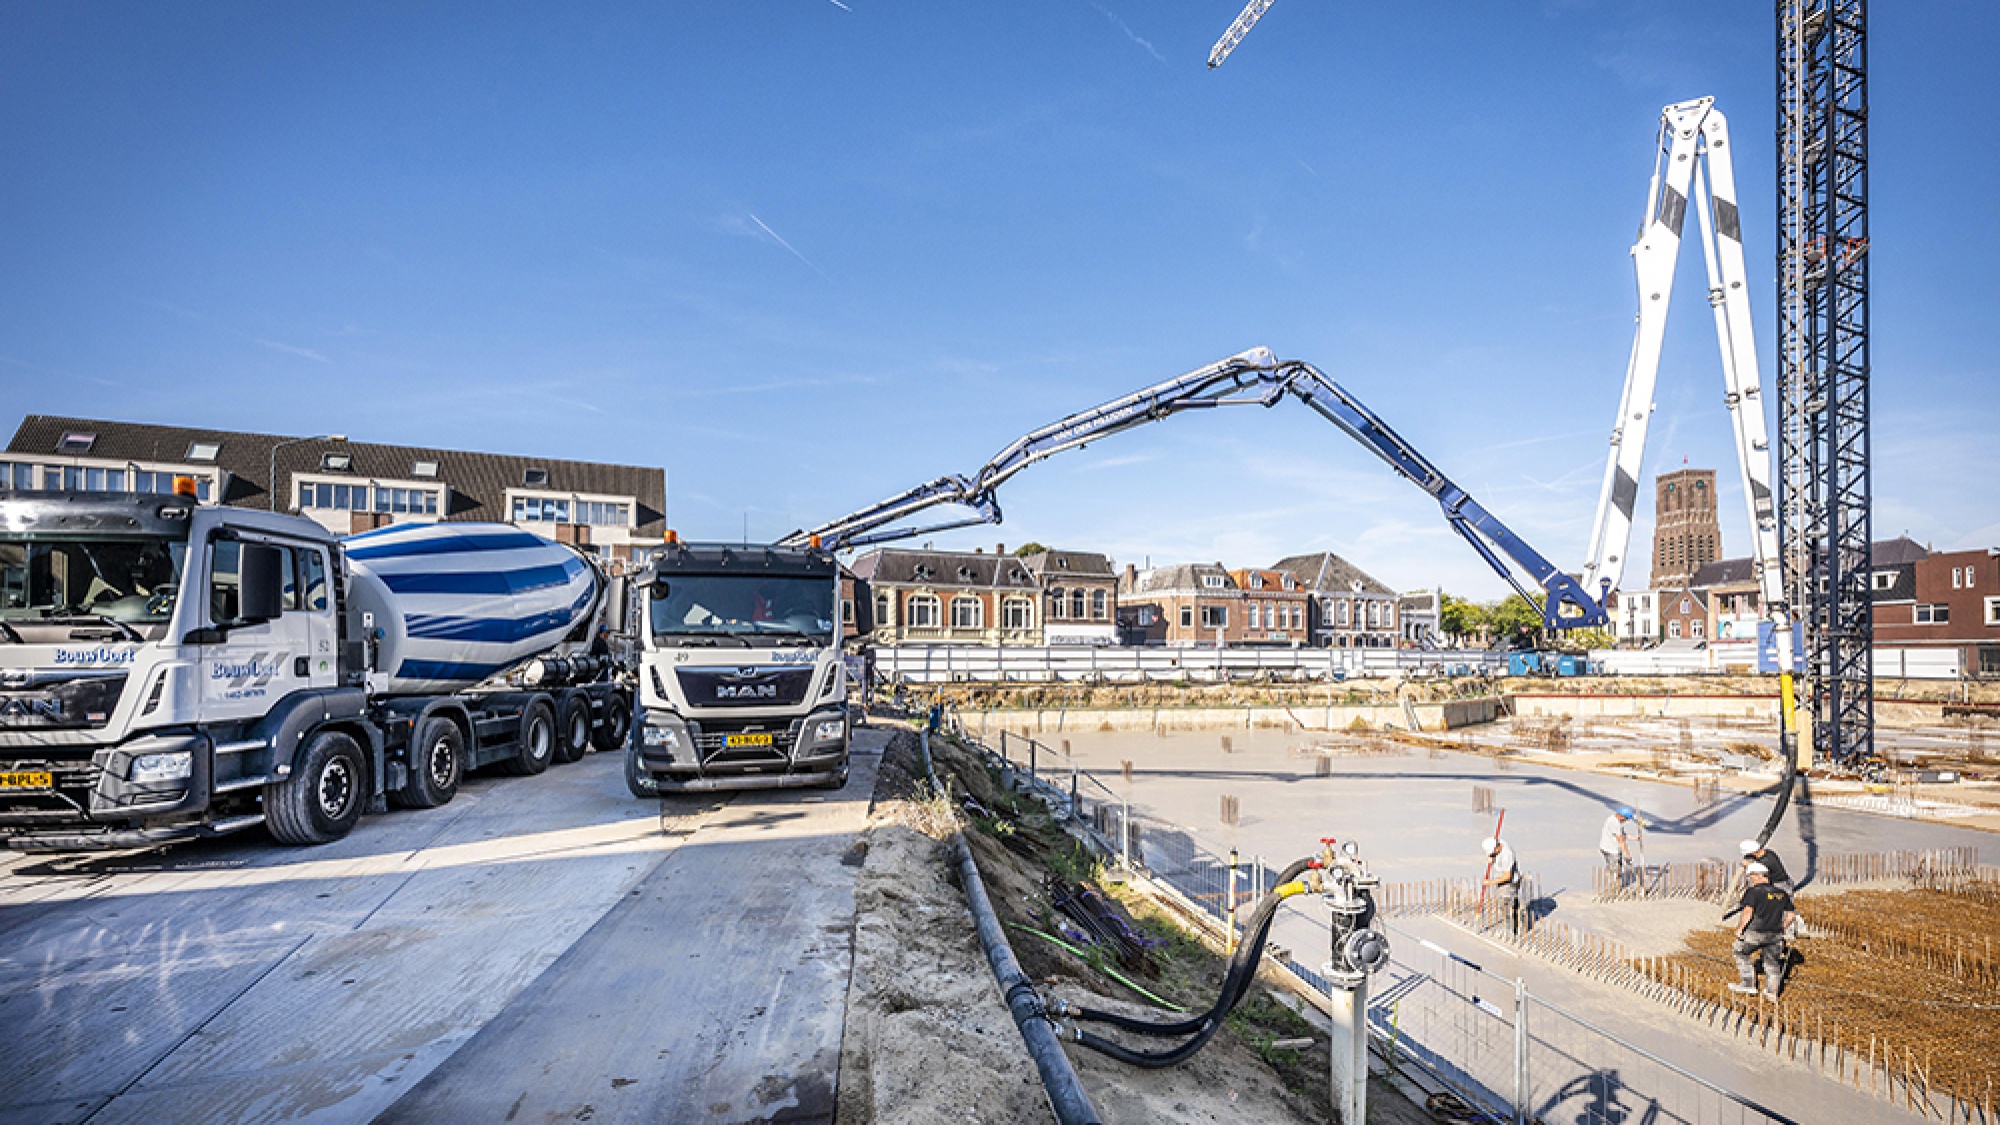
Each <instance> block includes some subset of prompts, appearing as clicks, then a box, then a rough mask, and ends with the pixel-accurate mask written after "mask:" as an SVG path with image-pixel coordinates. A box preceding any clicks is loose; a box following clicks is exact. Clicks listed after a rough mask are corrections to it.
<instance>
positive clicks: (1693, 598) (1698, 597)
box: [1660, 586, 1708, 641]
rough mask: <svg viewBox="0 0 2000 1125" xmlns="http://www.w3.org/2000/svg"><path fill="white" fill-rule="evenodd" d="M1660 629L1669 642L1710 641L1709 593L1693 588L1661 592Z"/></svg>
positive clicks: (1687, 587) (1684, 587) (1685, 587)
mask: <svg viewBox="0 0 2000 1125" xmlns="http://www.w3.org/2000/svg"><path fill="white" fill-rule="evenodd" d="M1660 629H1661V632H1662V633H1664V634H1665V636H1666V639H1667V640H1669V641H1705V640H1707V639H1708V592H1707V591H1706V590H1697V589H1695V588H1694V587H1692V586H1682V587H1680V588H1679V589H1675V590H1662V591H1660Z"/></svg>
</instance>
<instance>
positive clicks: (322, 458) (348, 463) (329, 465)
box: [319, 453, 354, 473]
mask: <svg viewBox="0 0 2000 1125" xmlns="http://www.w3.org/2000/svg"><path fill="white" fill-rule="evenodd" d="M353 467H354V458H353V457H352V456H351V455H349V454H346V453H322V454H320V455H319V471H320V472H322V473H344V472H346V471H348V470H349V469H352V468H353Z"/></svg>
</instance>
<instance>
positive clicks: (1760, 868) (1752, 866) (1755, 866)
mask: <svg viewBox="0 0 2000 1125" xmlns="http://www.w3.org/2000/svg"><path fill="white" fill-rule="evenodd" d="M1743 873H1744V874H1745V875H1769V874H1770V873H1771V869H1770V868H1768V867H1766V866H1764V865H1763V864H1761V863H1746V864H1744V865H1743Z"/></svg>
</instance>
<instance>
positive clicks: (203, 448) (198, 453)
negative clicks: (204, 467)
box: [187, 441, 222, 464]
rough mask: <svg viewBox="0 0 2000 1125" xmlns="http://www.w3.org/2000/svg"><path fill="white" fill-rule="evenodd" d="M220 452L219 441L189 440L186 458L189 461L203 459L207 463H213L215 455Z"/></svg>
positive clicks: (220, 444) (220, 445)
mask: <svg viewBox="0 0 2000 1125" xmlns="http://www.w3.org/2000/svg"><path fill="white" fill-rule="evenodd" d="M221 453H222V443H221V442H215V441H196V442H189V443H188V452H187V459H188V460H190V461H204V462H207V463H209V464H214V463H215V459H216V457H217V456H218V455H220V454H221Z"/></svg>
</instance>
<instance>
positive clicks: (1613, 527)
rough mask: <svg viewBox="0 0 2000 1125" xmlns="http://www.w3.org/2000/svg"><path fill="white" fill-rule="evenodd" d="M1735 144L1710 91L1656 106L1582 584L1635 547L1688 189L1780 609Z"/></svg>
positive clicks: (1753, 511)
mask: <svg viewBox="0 0 2000 1125" xmlns="http://www.w3.org/2000/svg"><path fill="white" fill-rule="evenodd" d="M1733 151H1734V150H1733V149H1731V148H1730V147H1729V123H1728V121H1727V119H1726V118H1724V117H1723V115H1722V112H1721V111H1720V110H1718V109H1716V108H1715V99H1714V98H1699V99H1696V100H1694V101H1689V102H1680V103H1677V104H1675V105H1670V106H1667V107H1666V108H1665V109H1662V110H1661V111H1660V138H1659V153H1658V157H1657V159H1656V161H1655V163H1654V166H1653V177H1652V180H1651V181H1650V182H1649V184H1648V187H1647V192H1646V221H1645V225H1644V226H1643V227H1642V228H1641V229H1640V231H1639V240H1638V242H1637V243H1635V244H1634V245H1633V247H1632V263H1633V268H1634V271H1635V273H1636V275H1637V278H1638V286H1639V313H1638V317H1637V322H1638V324H1637V329H1636V331H1635V332H1634V333H1633V339H1632V355H1631V358H1630V360H1629V361H1628V362H1627V364H1626V370H1625V390H1624V395H1623V397H1622V398H1621V399H1620V400H1619V405H1618V421H1617V424H1616V425H1614V426H1613V427H1612V430H1611V455H1610V457H1609V458H1608V460H1607V462H1606V464H1605V467H1604V484H1603V487H1602V488H1601V489H1600V490H1599V492H1598V499H1597V514H1596V517H1595V518H1594V519H1593V520H1592V521H1591V531H1590V547H1589V550H1588V552H1587V553H1586V556H1585V557H1586V560H1587V561H1586V562H1585V563H1584V568H1583V585H1584V586H1585V588H1587V589H1594V590H1597V591H1598V592H1599V596H1600V597H1601V596H1603V591H1605V590H1608V589H1615V588H1617V586H1618V584H1619V580H1620V578H1621V577H1622V576H1623V574H1624V570H1625V555H1626V552H1627V550H1628V549H1629V548H1630V546H1631V539H1632V514H1633V509H1634V508H1635V507H1636V506H1637V502H1638V497H1639V481H1640V480H1641V479H1643V478H1642V477H1641V475H1640V474H1641V468H1642V463H1643V461H1644V459H1645V452H1646V431H1647V428H1648V425H1649V423H1650V422H1651V420H1652V413H1653V391H1654V387H1655V385H1656V384H1657V382H1658V380H1659V374H1660V350H1661V345H1662V343H1663V342H1664V340H1665V337H1666V325H1667V309H1668V306H1669V305H1670V304H1671V303H1672V300H1673V287H1674V267H1675V266H1676V264H1678V262H1679V261H1680V249H1681V235H1682V229H1683V227H1684V225H1685V223H1686V219H1687V212H1688V202H1689V200H1690V199H1692V200H1693V202H1694V207H1695V226H1696V228H1697V229H1698V230H1699V231H1700V232H1701V241H1702V257H1703V260H1704V261H1705V262H1706V263H1707V266H1708V303H1709V306H1710V307H1711V308H1712V309H1713V310H1714V312H1715V332H1716V339H1717V341H1718V343H1719V344H1720V345H1721V349H1722V372H1723V382H1724V387H1725V392H1724V395H1723V401H1724V402H1725V403H1727V404H1728V407H1729V416H1730V423H1731V427H1732V430H1733V436H1734V438H1735V443H1736V462H1737V465H1738V467H1739V468H1740V469H1741V470H1742V474H1743V477H1742V483H1743V497H1744V500H1745V502H1746V504H1747V506H1748V508H1749V515H1750V528H1751V533H1752V539H1753V543H1752V560H1753V561H1752V565H1753V566H1754V568H1755V570H1756V577H1757V581H1758V585H1759V593H1760V594H1761V596H1762V598H1763V604H1764V605H1765V606H1766V607H1767V612H1773V611H1781V607H1782V606H1783V604H1784V601H1785V596H1784V587H1783V583H1782V580H1781V578H1780V575H1779V567H1778V518H1777V509H1776V507H1775V505H1774V503H1773V500H1772V495H1771V454H1770V439H1769V437H1768V434H1767V431H1766V429H1765V422H1764V400H1763V389H1762V386H1761V384H1760V382H1759V379H1758V374H1757V346H1756V341H1755V339H1754V337H1753V335H1752V332H1751V326H1750V295H1749V291H1748V289H1747V287H1746V285H1745V280H1746V275H1745V269H1744V264H1743V233H1742V228H1741V223H1740V221H1739V218H1738V212H1737V208H1736V174H1735V171H1734V166H1733V163H1732V154H1733ZM1704 165H1705V166H1706V170H1707V175H1706V177H1704V176H1703V168H1704ZM1780 616H1782V613H1781V612H1780Z"/></svg>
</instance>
